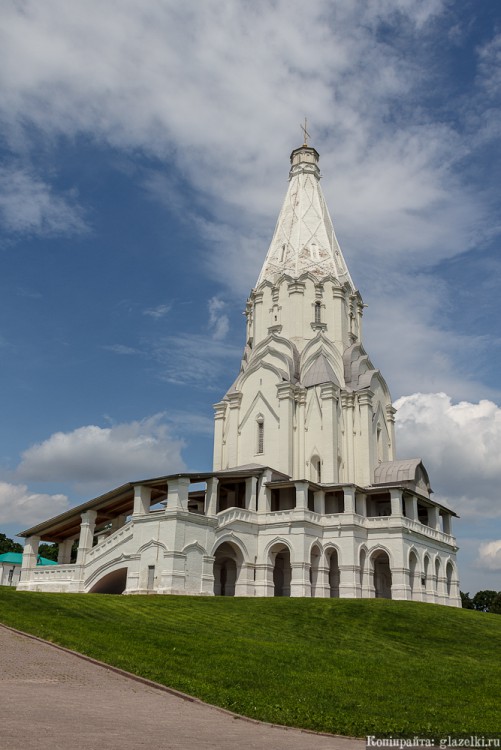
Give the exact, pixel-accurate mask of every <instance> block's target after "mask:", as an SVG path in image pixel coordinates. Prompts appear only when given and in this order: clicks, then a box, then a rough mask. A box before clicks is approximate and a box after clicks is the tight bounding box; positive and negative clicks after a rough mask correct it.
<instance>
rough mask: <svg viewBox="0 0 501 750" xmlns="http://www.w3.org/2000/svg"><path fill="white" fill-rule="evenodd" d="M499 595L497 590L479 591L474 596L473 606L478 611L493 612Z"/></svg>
mask: <svg viewBox="0 0 501 750" xmlns="http://www.w3.org/2000/svg"><path fill="white" fill-rule="evenodd" d="M497 596H498V592H497V591H490V590H488V589H486V590H485V591H477V593H476V594H475V596H474V597H473V606H474V608H475V609H476V610H477V611H478V612H492V609H491V607H492V606H493V604H494V601H495V600H496V598H497Z"/></svg>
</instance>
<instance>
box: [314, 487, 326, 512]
mask: <svg viewBox="0 0 501 750" xmlns="http://www.w3.org/2000/svg"><path fill="white" fill-rule="evenodd" d="M313 507H314V508H315V513H320V515H321V516H324V515H325V492H324V490H317V491H316V492H315V493H314V495H313Z"/></svg>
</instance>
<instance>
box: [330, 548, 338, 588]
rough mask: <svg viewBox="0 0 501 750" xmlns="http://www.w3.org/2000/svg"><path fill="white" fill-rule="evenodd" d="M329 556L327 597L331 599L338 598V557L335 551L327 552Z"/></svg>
mask: <svg viewBox="0 0 501 750" xmlns="http://www.w3.org/2000/svg"><path fill="white" fill-rule="evenodd" d="M328 555H329V558H328V559H329V596H330V597H331V599H338V598H339V581H340V572H339V555H338V551H337V549H332V550H330V551H329V552H328Z"/></svg>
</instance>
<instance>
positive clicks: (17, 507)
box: [0, 482, 70, 526]
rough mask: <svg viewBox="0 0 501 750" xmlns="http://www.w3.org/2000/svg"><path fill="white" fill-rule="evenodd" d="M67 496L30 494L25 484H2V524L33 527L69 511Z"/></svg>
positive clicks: (0, 502)
mask: <svg viewBox="0 0 501 750" xmlns="http://www.w3.org/2000/svg"><path fill="white" fill-rule="evenodd" d="M69 507H70V503H69V500H68V498H67V497H66V495H46V494H43V493H38V492H30V491H29V489H28V487H27V486H26V485H25V484H9V483H8V482H0V523H2V524H7V523H8V524H11V523H18V524H20V525H24V526H33V525H34V524H36V523H39V522H40V521H43V520H45V519H46V518H50V517H52V516H57V515H58V514H59V513H64V511H66V510H68V509H69Z"/></svg>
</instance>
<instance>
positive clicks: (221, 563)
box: [214, 542, 242, 596]
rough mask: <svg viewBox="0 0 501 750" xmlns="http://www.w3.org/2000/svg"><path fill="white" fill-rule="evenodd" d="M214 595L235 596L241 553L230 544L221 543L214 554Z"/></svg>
mask: <svg viewBox="0 0 501 750" xmlns="http://www.w3.org/2000/svg"><path fill="white" fill-rule="evenodd" d="M214 558H215V559H214V595H215V596H235V585H236V583H237V580H238V575H239V572H240V568H241V565H242V553H241V552H240V550H239V549H238V548H237V547H236V546H235V545H233V544H231V542H223V544H221V545H220V546H219V547H218V548H217V550H216V551H215V553H214Z"/></svg>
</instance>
